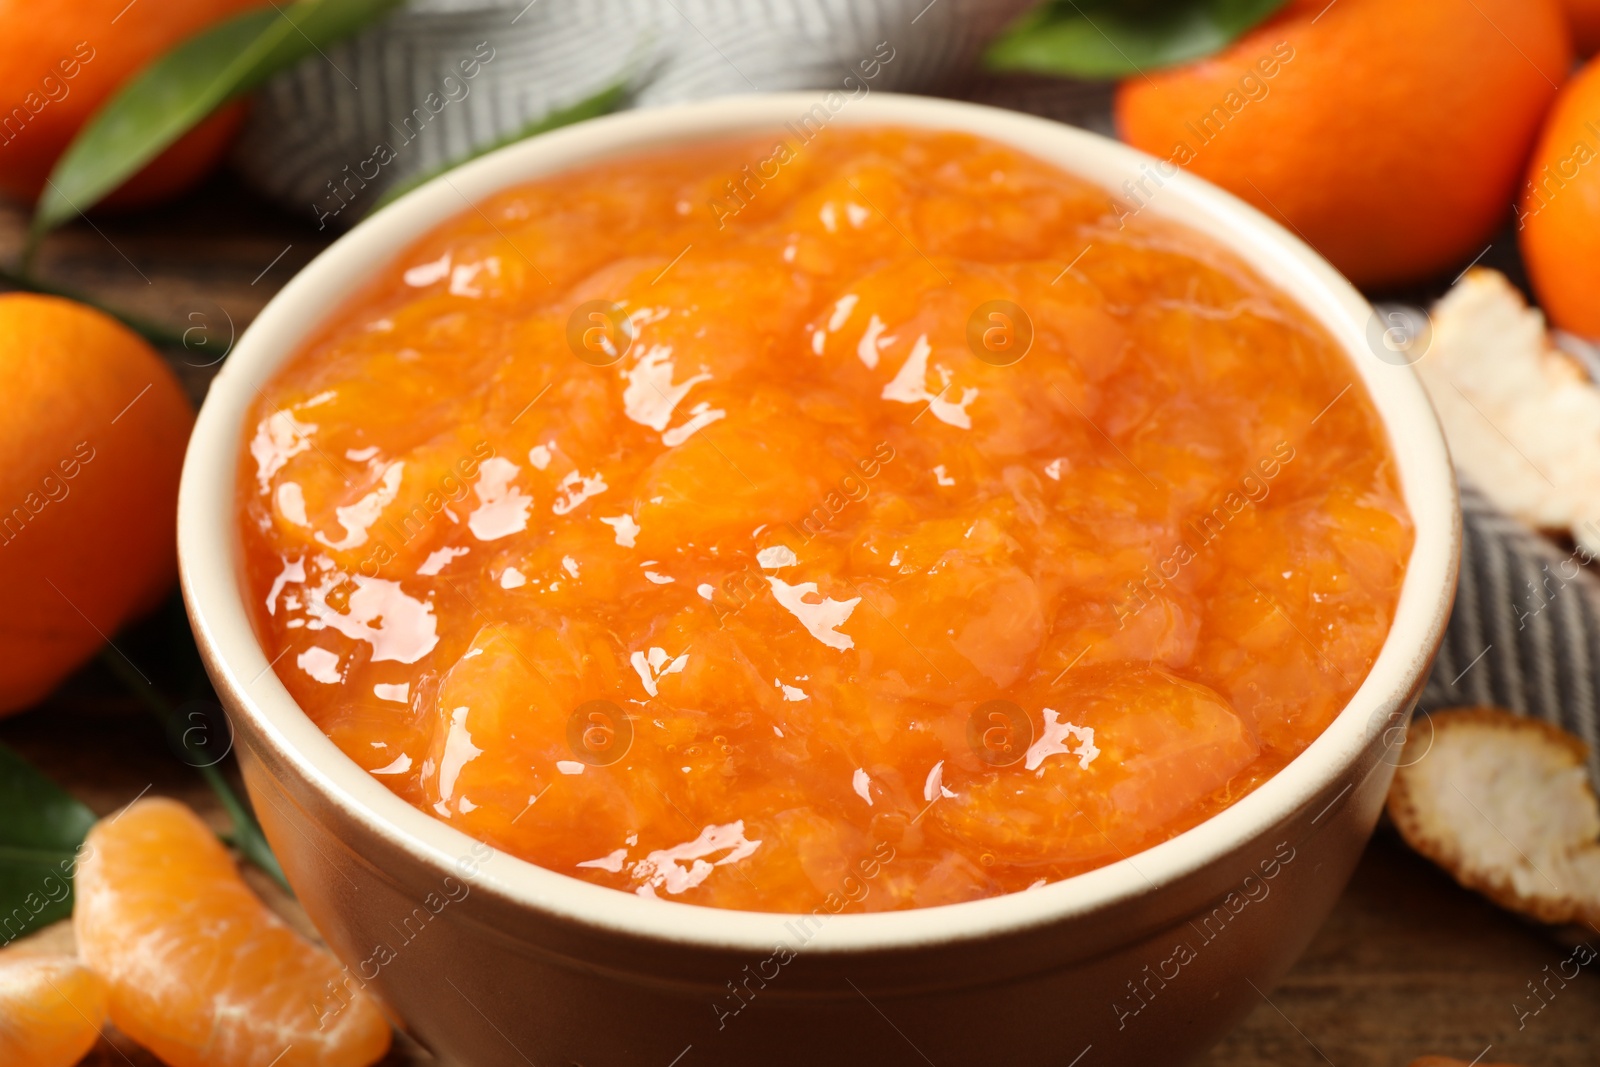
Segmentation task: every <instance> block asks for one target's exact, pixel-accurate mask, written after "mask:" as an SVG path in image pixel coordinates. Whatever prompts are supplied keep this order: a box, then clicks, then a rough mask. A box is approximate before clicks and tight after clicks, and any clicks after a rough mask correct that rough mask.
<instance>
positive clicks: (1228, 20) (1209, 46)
mask: <svg viewBox="0 0 1600 1067" xmlns="http://www.w3.org/2000/svg"><path fill="white" fill-rule="evenodd" d="M1284 3H1285V0H1046V2H1045V3H1043V4H1040V5H1039V6H1038V7H1036V8H1034V9H1033V10H1032V11H1030V12H1028V13H1027V14H1026V15H1024V16H1022V18H1020V19H1018V20H1017V21H1016V22H1014V23H1012V24H1011V26H1010V27H1008V28H1007V29H1006V30H1005V31H1004V32H1003V33H1001V35H1000V36H999V37H998V38H996V39H995V40H994V41H993V42H992V43H991V44H990V45H989V48H988V50H987V51H986V52H985V53H984V64H985V65H986V66H988V67H989V69H991V70H1003V71H1026V72H1029V73H1033V74H1056V75H1063V76H1065V77H1069V78H1083V79H1085V80H1093V81H1098V80H1106V79H1114V78H1125V77H1128V76H1130V75H1137V74H1144V73H1146V72H1148V71H1152V70H1157V69H1159V68H1161V67H1170V66H1173V65H1174V64H1178V63H1185V62H1188V61H1189V60H1193V59H1199V58H1200V57H1202V56H1208V55H1211V54H1212V53H1213V52H1216V51H1217V50H1219V49H1221V48H1222V47H1223V46H1224V45H1227V44H1229V43H1231V42H1232V41H1233V40H1235V39H1236V38H1237V37H1239V35H1240V34H1243V33H1244V32H1245V31H1246V30H1249V29H1251V28H1252V27H1254V26H1256V25H1258V24H1259V23H1260V22H1261V21H1262V20H1264V19H1265V18H1266V17H1267V16H1268V15H1271V14H1272V13H1273V12H1274V11H1277V10H1278V9H1279V8H1280V7H1282V6H1283V5H1284Z"/></svg>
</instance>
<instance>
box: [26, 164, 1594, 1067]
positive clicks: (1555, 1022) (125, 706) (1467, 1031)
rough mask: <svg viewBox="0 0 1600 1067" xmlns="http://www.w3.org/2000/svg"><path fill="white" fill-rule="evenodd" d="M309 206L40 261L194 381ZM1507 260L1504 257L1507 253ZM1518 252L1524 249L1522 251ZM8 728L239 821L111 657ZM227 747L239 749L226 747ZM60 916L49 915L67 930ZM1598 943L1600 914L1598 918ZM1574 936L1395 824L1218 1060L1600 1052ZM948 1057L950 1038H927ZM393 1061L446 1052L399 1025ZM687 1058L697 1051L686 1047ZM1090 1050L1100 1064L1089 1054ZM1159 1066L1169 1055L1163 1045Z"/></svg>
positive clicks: (101, 788)
mask: <svg viewBox="0 0 1600 1067" xmlns="http://www.w3.org/2000/svg"><path fill="white" fill-rule="evenodd" d="M24 223H25V219H24V216H23V215H22V213H21V212H20V211H19V210H17V209H14V208H6V207H4V206H3V205H0V264H7V265H9V264H12V263H15V261H16V253H17V250H18V249H19V247H20V240H21V233H22V230H23V227H24ZM329 236H330V234H326V233H324V234H319V233H317V232H316V230H315V229H314V228H313V227H312V226H311V225H310V224H308V223H302V222H299V221H297V220H292V219H290V218H288V217H286V216H284V215H281V214H279V213H277V212H276V211H274V210H273V209H272V208H270V207H268V206H265V205H263V204H261V203H260V202H259V201H257V200H255V199H254V198H252V197H251V196H250V195H249V194H248V193H246V192H245V191H243V190H242V189H240V188H239V187H238V186H237V185H236V184H235V183H233V182H232V181H231V180H229V179H226V178H219V179H217V180H215V181H213V182H212V183H211V184H210V185H208V186H207V187H206V188H204V189H203V190H201V191H200V192H199V193H197V194H195V195H194V196H191V197H190V198H188V199H187V200H186V201H185V202H184V203H183V204H181V205H177V206H173V207H169V208H166V209H162V210H159V211H153V212H147V213H144V214H141V215H137V216H128V217H121V218H117V217H112V218H100V217H96V218H95V219H94V224H93V225H92V226H91V225H89V224H87V223H84V222H81V221H80V222H79V223H77V224H75V225H73V226H70V227H68V228H67V229H65V230H64V231H62V232H61V233H59V234H57V235H54V236H52V237H51V238H50V240H49V241H48V243H47V244H46V246H45V249H44V251H43V254H42V255H41V257H40V260H39V268H38V269H39V273H40V274H41V275H42V276H43V277H45V278H46V279H47V280H49V281H50V282H52V283H54V284H57V285H59V286H62V287H66V288H70V289H74V290H77V291H80V292H83V293H87V294H91V295H92V296H94V297H95V298H96V299H97V300H99V301H101V302H103V303H105V304H110V305H114V306H116V307H117V308H119V309H122V310H125V311H127V312H129V313H133V314H137V315H139V316H142V317H144V318H147V319H152V320H156V321H159V322H161V323H163V324H165V325H166V326H168V327H169V328H170V329H171V330H172V331H173V332H174V333H181V332H182V331H184V330H185V329H188V330H190V331H191V332H190V334H189V341H190V347H189V349H188V350H185V349H182V348H174V349H171V350H170V352H169V354H170V356H171V358H172V361H173V364H174V366H175V367H177V368H178V370H179V372H180V374H181V375H182V377H183V379H184V381H185V383H186V385H187V386H188V387H189V389H190V390H191V393H192V394H193V395H194V396H195V397H196V399H198V398H199V397H200V396H201V395H203V392H204V388H205V383H206V382H207V381H208V380H209V377H210V375H211V373H212V371H211V370H210V369H209V368H208V367H207V366H205V364H207V363H210V362H211V361H213V360H215V359H216V358H217V356H218V355H219V354H220V352H221V351H222V349H223V348H224V347H225V345H226V343H227V341H228V338H229V337H230V336H232V335H235V334H236V333H237V332H238V331H240V330H242V329H243V328H244V327H245V325H247V324H248V322H249V321H250V319H251V318H252V317H253V316H254V315H255V314H256V313H257V312H258V311H259V310H260V308H261V306H262V305H263V304H264V303H265V302H266V301H267V299H269V298H270V297H271V295H272V293H273V292H274V291H276V290H277V288H278V287H279V286H281V285H282V284H283V283H284V282H285V281H286V280H287V279H288V278H289V277H290V276H292V274H293V273H294V271H295V270H297V269H298V268H299V267H301V266H303V265H304V264H305V263H306V262H307V261H309V260H310V258H311V257H312V256H314V255H315V254H316V252H317V251H318V250H319V249H320V248H321V247H322V246H323V245H324V244H325V243H326V240H327V238H328V237H329ZM1497 265H1500V264H1497ZM1506 265H1507V266H1512V265H1511V264H1506ZM178 612H179V609H178V608H177V606H176V604H172V605H169V606H168V608H167V609H166V611H165V613H164V615H163V616H162V617H160V618H158V619H155V620H152V621H149V622H146V623H143V624H140V625H139V626H137V627H135V628H134V629H133V630H132V631H130V632H129V633H126V634H123V635H119V636H118V638H117V643H118V645H119V647H121V648H122V649H124V651H126V652H127V653H128V654H129V656H130V657H131V658H133V659H134V660H135V661H136V662H138V663H139V665H140V666H141V668H142V669H144V670H145V671H146V673H147V674H150V675H151V677H152V678H153V679H155V681H156V683H157V684H158V685H161V686H163V687H164V688H165V689H166V690H167V691H168V692H169V693H170V694H172V695H173V696H174V697H176V698H178V699H183V698H185V697H187V696H189V695H191V694H190V693H187V692H185V691H184V690H185V689H186V688H187V687H189V686H191V685H193V684H195V683H196V679H195V678H194V677H193V676H192V674H191V673H190V672H189V670H188V669H187V668H186V667H185V666H184V665H183V663H182V657H177V659H176V660H174V658H173V657H172V655H171V653H170V650H171V648H172V647H173V642H174V639H175V634H177V635H179V636H180V637H181V626H182V620H181V616H180V615H179V614H178ZM0 741H3V742H4V743H6V744H9V745H12V746H13V747H15V748H16V749H18V750H19V751H20V752H21V753H22V754H23V755H24V756H26V757H27V758H29V759H30V760H33V761H34V762H35V763H36V764H37V765H38V766H40V767H41V768H42V769H44V770H45V771H46V773H48V774H50V775H51V776H53V777H54V778H56V779H57V780H58V781H60V782H62V783H63V784H64V785H66V786H67V787H68V788H69V789H71V790H72V792H74V793H75V794H77V795H78V796H79V797H80V798H81V799H82V800H83V801H84V802H85V803H87V804H88V805H89V806H90V807H92V808H93V809H94V810H95V811H96V812H99V813H105V812H109V811H112V810H114V809H116V808H117V807H119V806H121V805H123V804H125V803H127V802H129V801H131V800H132V799H134V798H135V797H136V796H139V795H140V794H141V793H147V794H160V795H169V796H175V797H178V798H180V799H183V800H185V801H187V802H188V803H190V804H191V805H193V806H194V807H195V808H196V809H197V810H199V811H201V812H202V813H203V814H204V815H205V816H206V817H207V818H208V819H211V820H212V821H213V822H214V823H215V824H216V825H217V826H218V827H219V828H222V827H225V825H226V820H225V818H224V817H223V816H222V814H221V812H220V810H219V808H218V806H217V804H216V802H215V801H214V799H213V798H212V797H211V795H210V794H209V792H207V790H206V788H205V786H204V785H203V784H202V783H201V781H200V779H199V778H198V776H197V775H195V773H194V772H193V771H192V770H190V769H189V768H188V767H186V766H185V765H184V764H183V763H181V762H180V761H179V760H178V759H177V758H176V756H175V755H174V753H173V750H172V749H171V748H169V746H168V744H167V742H166V740H165V739H164V737H163V735H162V731H161V729H160V728H159V726H158V725H157V724H156V723H155V722H154V720H152V719H151V718H150V717H148V716H147V715H146V714H145V713H144V712H143V711H141V710H140V709H139V708H138V706H137V705H135V704H134V702H133V701H132V700H131V699H129V698H128V697H126V696H125V695H122V694H121V692H120V691H119V690H118V689H117V687H116V686H115V683H113V682H112V681H111V680H110V677H109V674H108V673H107V672H106V671H105V670H104V668H102V667H100V666H99V665H97V664H95V665H91V666H90V667H88V668H86V669H85V670H84V671H83V672H82V673H80V675H79V676H77V677H75V678H74V679H72V680H71V681H70V682H69V683H68V684H67V685H66V686H65V687H63V689H62V691H61V692H60V693H58V694H57V695H56V697H54V698H52V700H51V701H49V702H48V703H47V704H45V705H43V706H41V707H39V708H36V709H34V710H32V711H29V712H27V713H24V714H22V715H20V716H17V717H15V718H12V719H9V720H6V721H4V722H0ZM230 763H231V761H230ZM251 875H252V884H254V885H255V886H256V887H257V888H258V889H260V890H261V891H262V892H263V894H264V895H266V896H267V897H268V899H269V900H270V901H271V902H272V903H273V904H274V906H276V907H278V908H279V909H280V910H281V911H282V912H283V913H284V914H285V915H286V916H288V917H289V918H290V920H291V921H292V922H296V923H298V924H301V926H302V929H306V927H305V926H304V917H303V916H300V915H298V914H297V913H296V909H295V906H294V904H293V903H292V902H291V901H288V900H287V899H286V898H285V897H284V896H283V895H282V894H279V893H276V892H274V890H273V887H272V885H271V884H270V883H269V882H268V881H267V880H266V879H265V878H264V877H259V876H256V875H255V873H254V872H251ZM70 938H71V932H70V928H69V926H68V925H67V924H59V925H58V926H57V927H53V928H51V929H49V930H46V931H44V932H43V933H41V934H38V935H35V938H33V939H30V940H35V941H37V942H39V943H41V944H52V945H60V946H69V945H70V943H71V940H70ZM1588 940H1589V943H1590V944H1592V945H1594V946H1595V947H1596V948H1597V949H1600V934H1596V933H1595V932H1593V931H1589V932H1588ZM1567 956H1568V949H1567V948H1566V947H1565V946H1564V945H1563V944H1562V943H1561V942H1560V941H1559V940H1558V939H1557V937H1556V936H1555V935H1553V934H1552V932H1550V931H1546V930H1543V929H1540V928H1536V927H1534V926H1531V925H1528V924H1525V923H1523V922H1521V921H1519V920H1517V919H1515V918H1513V917H1511V916H1509V915H1507V914H1505V913H1503V912H1501V911H1499V910H1498V909H1496V908H1495V907H1493V906H1492V905H1490V904H1488V903H1487V902H1485V901H1483V900H1482V899H1480V898H1479V897H1477V896H1475V895H1473V894H1471V893H1468V892H1466V891H1464V890H1462V889H1460V888H1458V887H1457V886H1456V885H1455V884H1454V883H1453V882H1451V881H1450V880H1449V879H1448V878H1447V877H1446V876H1444V875H1443V874H1442V873H1440V872H1439V871H1438V870H1436V869H1435V868H1433V867H1432V866H1431V865H1430V864H1428V863H1427V862H1426V861H1424V860H1422V859H1420V858H1419V857H1417V856H1416V855H1414V854H1413V853H1411V852H1410V851H1409V850H1408V849H1407V848H1406V847H1405V846H1404V845H1403V844H1402V843H1401V842H1400V841H1399V839H1398V838H1397V837H1396V836H1395V835H1394V833H1393V831H1391V830H1388V829H1386V828H1381V829H1380V830H1379V832H1378V835H1377V837H1376V838H1375V839H1374V841H1373V843H1372V845H1371V847H1369V848H1368V850H1367V853H1366V855H1365V857H1364V858H1363V860H1362V862H1361V865H1360V867H1359V868H1358V869H1357V871H1356V874H1355V877H1354V879H1353V880H1352V882H1351V884H1350V887H1349V889H1348V890H1347V891H1346V892H1345V894H1344V896H1343V897H1342V898H1341V899H1340V901H1339V903H1338V906H1337V907H1336V909H1335V911H1334V913H1333V916H1332V917H1331V918H1330V919H1329V921H1328V923H1327V925H1326V926H1325V927H1324V928H1323V929H1322V931H1321V932H1320V933H1319V934H1318V935H1317V937H1316V939H1315V940H1314V941H1313V942H1312V944H1311V947H1310V949H1309V950H1308V951H1307V952H1306V954H1305V956H1304V958H1303V959H1301V961H1300V962H1299V964H1298V965H1297V966H1296V967H1295V968H1294V969H1293V971H1291V972H1290V974H1289V975H1288V977H1287V978H1285V980H1284V981H1283V982H1282V983H1281V984H1280V985H1279V986H1278V987H1277V988H1276V989H1273V990H1269V991H1268V992H1267V994H1266V998H1264V999H1263V1002H1262V1003H1261V1004H1260V1006H1259V1007H1257V1008H1256V1010H1255V1011H1254V1012H1253V1013H1252V1014H1251V1015H1250V1017H1249V1018H1248V1019H1246V1020H1245V1022H1244V1023H1243V1024H1242V1025H1241V1026H1239V1027H1238V1028H1237V1029H1236V1030H1235V1031H1234V1032H1233V1033H1232V1034H1230V1035H1229V1036H1228V1037H1227V1038H1226V1039H1224V1041H1223V1042H1222V1043H1221V1044H1220V1045H1219V1046H1218V1047H1217V1048H1216V1049H1215V1050H1213V1051H1212V1053H1211V1054H1210V1055H1209V1056H1208V1057H1206V1058H1205V1059H1204V1060H1203V1061H1202V1063H1203V1064H1204V1065H1205V1067H1299V1065H1302V1064H1303V1065H1307V1067H1313V1065H1323V1064H1333V1065H1335V1067H1366V1065H1370V1067H1404V1065H1406V1064H1408V1063H1410V1061H1411V1060H1412V1059H1413V1058H1415V1057H1417V1056H1421V1055H1424V1054H1427V1053H1438V1054H1445V1055H1451V1056H1456V1057H1459V1058H1460V1059H1462V1060H1464V1061H1472V1060H1473V1058H1474V1057H1478V1056H1482V1060H1481V1061H1480V1062H1482V1063H1491V1062H1494V1063H1515V1064H1523V1065H1526V1067H1579V1065H1583V1067H1592V1065H1594V1064H1596V1063H1600V973H1597V972H1600V964H1597V965H1591V966H1590V967H1588V968H1585V969H1584V970H1583V971H1582V972H1581V973H1580V974H1579V975H1578V977H1577V978H1576V979H1573V980H1571V981H1569V982H1568V983H1567V984H1566V986H1565V988H1561V989H1558V991H1557V993H1556V994H1555V995H1554V996H1553V997H1551V996H1549V995H1548V994H1546V1000H1547V1003H1546V1005H1545V1006H1544V1007H1543V1008H1542V1010H1540V1011H1539V1012H1538V1014H1536V1015H1530V1016H1528V1017H1526V1018H1524V1019H1522V1020H1521V1023H1520V1025H1519V1015H1518V1011H1519V1009H1521V1010H1522V1011H1529V1010H1531V1009H1532V1008H1533V1007H1536V1006H1537V1005H1538V1002H1536V1001H1534V1000H1532V999H1531V996H1530V993H1529V989H1528V983H1530V982H1538V981H1539V980H1541V979H1543V978H1544V977H1545V974H1546V972H1545V968H1546V967H1547V966H1548V967H1550V968H1551V970H1552V971H1553V970H1554V969H1555V967H1556V965H1557V963H1559V962H1560V961H1561V960H1563V959H1565V958H1566V957H1567ZM926 1051H927V1053H928V1055H929V1056H930V1057H931V1058H932V1060H933V1062H934V1063H936V1064H938V1065H939V1067H952V1065H950V1064H947V1063H946V1062H945V1061H942V1060H941V1059H940V1057H939V1054H938V1050H937V1049H936V1048H932V1047H928V1048H927V1049H926ZM85 1062H86V1063H88V1064H91V1065H93V1067H112V1065H129V1067H147V1065H154V1064H155V1063H156V1061H155V1060H154V1059H153V1058H151V1057H150V1056H149V1055H148V1054H146V1053H143V1052H141V1051H140V1050H139V1049H138V1048H137V1047H135V1046H133V1045H132V1044H131V1043H129V1042H127V1041H126V1040H125V1039H122V1038H120V1037H119V1036H118V1035H116V1034H109V1035H108V1040H107V1042H105V1043H104V1044H102V1046H101V1047H100V1048H99V1049H97V1050H96V1051H95V1053H94V1054H93V1055H91V1057H90V1058H89V1059H88V1060H87V1061H85ZM385 1062H386V1064H390V1065H400V1064H426V1063H430V1062H432V1061H431V1060H430V1059H429V1058H428V1057H427V1055H426V1054H425V1053H423V1052H422V1051H421V1050H419V1049H417V1048H415V1047H414V1046H411V1045H409V1044H408V1043H406V1042H404V1041H401V1042H399V1043H398V1044H397V1046H396V1050H395V1051H394V1052H393V1053H392V1054H391V1055H390V1057H389V1059H388V1060H386V1061H385ZM685 1067H691V1065H688V1064H686V1065H685ZM1083 1067H1092V1064H1091V1063H1089V1062H1087V1061H1086V1063H1085V1064H1084V1065H1083ZM1152 1067H1160V1065H1152Z"/></svg>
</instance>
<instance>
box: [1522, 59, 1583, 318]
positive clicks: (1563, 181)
mask: <svg viewBox="0 0 1600 1067" xmlns="http://www.w3.org/2000/svg"><path fill="white" fill-rule="evenodd" d="M1518 214H1519V216H1520V227H1521V241H1522V258H1523V261H1524V262H1525V263H1526V264H1527V267H1528V277H1529V278H1530V280H1531V281H1532V282H1533V288H1534V291H1535V292H1536V293H1537V294H1538V296H1539V302H1540V303H1541V304H1542V305H1543V306H1544V311H1545V314H1546V315H1547V316H1549V318H1550V320H1551V321H1552V322H1554V323H1555V324H1556V325H1557V326H1560V327H1561V328H1562V329H1565V330H1571V331H1572V332H1573V333H1578V334H1584V335H1587V336H1589V337H1592V338H1600V59H1595V60H1592V61H1591V62H1590V63H1589V65H1588V66H1587V67H1585V68H1584V69H1583V70H1582V71H1581V72H1580V73H1579V74H1578V75H1577V77H1575V78H1573V80H1572V81H1571V82H1569V83H1568V84H1567V86H1566V88H1564V89H1563V90H1562V91H1561V95H1560V96H1559V97H1558V98H1557V100H1556V104H1555V107H1554V108H1553V109H1552V110H1551V112H1550V118H1549V120H1548V121H1547V122H1546V123H1545V126H1544V132H1543V133H1542V134H1541V135H1540V137H1539V143H1538V146H1537V147H1536V148H1535V149H1534V153H1533V159H1532V161H1531V162H1530V163H1529V165H1528V183H1527V185H1525V186H1523V190H1522V203H1521V205H1520V207H1519V209H1518Z"/></svg>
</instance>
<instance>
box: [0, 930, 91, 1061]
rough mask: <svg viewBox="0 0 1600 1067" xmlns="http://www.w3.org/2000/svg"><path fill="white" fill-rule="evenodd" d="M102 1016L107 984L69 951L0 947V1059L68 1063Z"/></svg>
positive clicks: (87, 1044)
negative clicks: (60, 953)
mask: <svg viewBox="0 0 1600 1067" xmlns="http://www.w3.org/2000/svg"><path fill="white" fill-rule="evenodd" d="M105 1018H106V987H105V983H104V982H102V981H101V980H100V979H99V978H98V977H96V976H95V973H94V972H93V971H91V970H89V969H88V968H87V967H85V966H83V964H81V963H79V962H78V961H77V960H75V959H73V958H72V957H70V956H58V955H44V954H31V953H28V952H26V951H24V950H21V949H15V948H13V949H8V950H7V951H5V952H0V1064H4V1065H5V1067H71V1065H72V1064H75V1063H77V1062H78V1061H79V1060H81V1059H83V1057H84V1056H85V1055H87V1054H88V1052H89V1050H90V1049H91V1048H93V1047H94V1044H95V1042H96V1041H97V1040H99V1037H100V1027H101V1026H102V1025H103V1024H104V1022H105Z"/></svg>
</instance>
